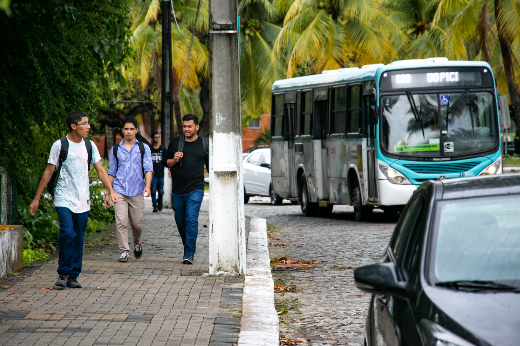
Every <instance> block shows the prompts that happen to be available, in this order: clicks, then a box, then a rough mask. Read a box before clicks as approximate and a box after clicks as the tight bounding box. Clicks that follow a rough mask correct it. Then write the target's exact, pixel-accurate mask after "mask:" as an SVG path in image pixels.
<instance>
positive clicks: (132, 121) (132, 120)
mask: <svg viewBox="0 0 520 346" xmlns="http://www.w3.org/2000/svg"><path fill="white" fill-rule="evenodd" d="M126 124H132V125H134V126H135V128H137V120H135V118H134V117H126V118H125V121H124V122H123V127H125V125H126Z"/></svg>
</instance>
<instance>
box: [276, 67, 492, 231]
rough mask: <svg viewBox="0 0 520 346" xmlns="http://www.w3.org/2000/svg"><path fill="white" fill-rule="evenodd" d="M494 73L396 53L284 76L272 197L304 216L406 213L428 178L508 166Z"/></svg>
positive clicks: (279, 84) (489, 171)
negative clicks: (379, 60)
mask: <svg viewBox="0 0 520 346" xmlns="http://www.w3.org/2000/svg"><path fill="white" fill-rule="evenodd" d="M497 104H498V102H497V92H496V85H495V79H494V77H493V72H492V71H491V68H490V66H489V65H488V64H487V63H485V62H470V61H448V59H446V58H430V59H424V60H403V61H395V62H393V63H391V64H388V65H383V64H375V65H366V66H363V67H362V68H342V69H339V70H334V71H324V72H323V73H322V74H320V75H313V76H307V77H298V78H291V79H285V80H279V81H277V82H275V83H274V85H273V88H272V105H271V185H272V196H271V197H272V198H271V199H272V201H273V203H275V204H276V203H279V202H281V200H282V199H283V198H285V199H290V200H293V201H295V200H298V202H299V203H300V205H301V209H302V211H303V213H304V214H305V215H316V214H318V213H319V214H320V215H324V216H326V215H329V214H330V213H331V212H332V208H333V206H334V205H338V204H339V205H352V206H354V214H355V218H356V220H358V221H360V220H362V219H363V218H365V217H366V216H367V215H369V214H370V213H371V212H372V210H373V209H374V208H381V209H382V210H384V211H385V212H392V213H393V212H399V211H400V210H401V209H402V207H403V206H404V205H405V204H406V203H407V201H408V199H409V198H410V196H411V195H412V193H413V192H414V190H415V189H416V188H417V187H418V186H419V185H421V183H422V182H423V181H425V180H430V179H451V178H457V177H471V176H477V175H484V174H500V173H502V156H501V144H500V122H499V113H498V105H497Z"/></svg>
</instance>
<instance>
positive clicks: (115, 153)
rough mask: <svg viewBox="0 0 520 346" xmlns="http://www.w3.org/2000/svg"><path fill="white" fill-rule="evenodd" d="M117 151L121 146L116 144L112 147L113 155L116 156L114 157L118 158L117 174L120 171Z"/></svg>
mask: <svg viewBox="0 0 520 346" xmlns="http://www.w3.org/2000/svg"><path fill="white" fill-rule="evenodd" d="M117 149H119V144H116V145H114V146H113V147H112V153H113V154H114V157H115V158H116V173H117V170H118V169H119V159H118V158H117Z"/></svg>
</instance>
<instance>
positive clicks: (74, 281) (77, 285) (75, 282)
mask: <svg viewBox="0 0 520 346" xmlns="http://www.w3.org/2000/svg"><path fill="white" fill-rule="evenodd" d="M67 287H70V288H83V286H81V284H80V283H79V282H78V279H76V278H69V281H67Z"/></svg>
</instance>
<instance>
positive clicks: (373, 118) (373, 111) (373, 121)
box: [368, 106, 379, 125]
mask: <svg viewBox="0 0 520 346" xmlns="http://www.w3.org/2000/svg"><path fill="white" fill-rule="evenodd" d="M377 113H379V112H378V107H377V106H370V111H369V113H368V121H369V122H370V125H377V121H378V117H377Z"/></svg>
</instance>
